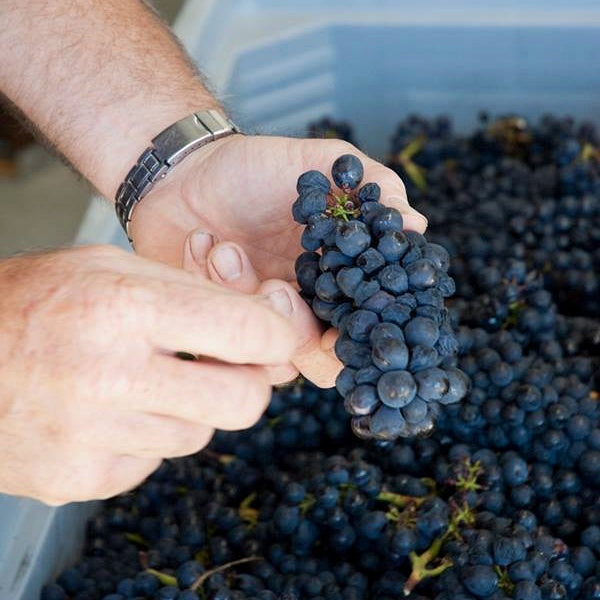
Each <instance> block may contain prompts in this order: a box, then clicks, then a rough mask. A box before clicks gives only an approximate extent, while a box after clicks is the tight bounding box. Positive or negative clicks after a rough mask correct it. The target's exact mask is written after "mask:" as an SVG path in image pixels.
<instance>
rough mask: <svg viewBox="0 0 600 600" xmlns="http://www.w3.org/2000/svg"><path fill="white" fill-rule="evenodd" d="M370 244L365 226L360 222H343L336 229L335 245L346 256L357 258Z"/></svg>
mask: <svg viewBox="0 0 600 600" xmlns="http://www.w3.org/2000/svg"><path fill="white" fill-rule="evenodd" d="M370 243H371V236H370V234H369V231H368V229H367V226H366V225H365V224H364V223H362V222H361V221H355V220H352V221H348V222H344V223H342V224H341V225H340V226H339V227H338V229H337V233H336V236H335V244H336V246H337V247H338V248H339V249H340V250H341V251H342V252H343V253H344V254H346V255H347V256H351V257H355V256H358V255H359V254H360V253H361V252H364V251H365V250H366V249H367V248H368V247H369V244H370ZM315 249H316V248H315Z"/></svg>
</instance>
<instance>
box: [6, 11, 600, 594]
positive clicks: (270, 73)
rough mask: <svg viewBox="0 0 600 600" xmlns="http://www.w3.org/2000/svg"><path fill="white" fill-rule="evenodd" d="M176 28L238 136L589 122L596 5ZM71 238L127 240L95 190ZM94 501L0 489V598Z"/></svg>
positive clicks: (598, 54)
mask: <svg viewBox="0 0 600 600" xmlns="http://www.w3.org/2000/svg"><path fill="white" fill-rule="evenodd" d="M175 30H176V32H177V34H178V35H179V36H180V38H181V39H182V40H183V42H184V44H185V45H186V47H187V49H188V51H189V52H190V53H191V55H192V56H193V58H194V59H195V60H196V61H197V62H198V64H199V66H200V68H201V70H202V71H203V72H204V73H205V74H206V75H207V76H208V78H209V80H210V81H211V83H212V86H213V88H214V89H216V90H217V92H218V94H219V96H220V97H221V98H222V99H223V100H224V102H225V103H226V104H227V106H228V108H229V109H230V111H231V113H232V115H233V118H234V119H235V120H236V122H237V123H238V124H239V125H240V126H241V127H242V128H244V129H245V130H247V131H261V132H264V133H269V134H282V135H287V134H293V135H296V134H302V132H303V131H304V128H305V126H306V124H307V122H308V121H310V120H312V119H317V118H319V117H322V116H324V115H329V116H333V117H335V118H343V119H348V120H350V121H351V122H352V124H353V125H354V128H355V133H356V137H357V139H358V140H359V142H360V144H361V145H362V146H363V147H364V148H365V149H366V150H367V151H368V152H369V153H370V154H372V155H373V156H383V155H384V153H385V151H386V148H387V145H388V142H389V137H390V135H391V133H392V130H393V128H394V126H395V125H396V123H397V122H398V121H399V120H400V119H401V118H402V117H403V116H405V115H406V114H408V113H412V112H415V113H421V114H424V115H436V114H440V113H445V114H448V115H449V116H451V117H452V118H453V121H454V123H455V125H456V127H457V128H458V129H464V130H466V129H468V128H470V127H472V126H473V125H474V124H475V116H476V115H477V112H478V111H479V110H480V109H485V110H488V111H489V112H490V113H492V114H502V113H506V112H518V113H520V114H522V115H524V116H525V117H528V118H536V117H539V116H540V115H541V114H543V113H544V112H553V113H555V114H559V115H562V114H570V115H573V116H575V117H577V118H586V119H592V120H595V121H598V120H599V119H600V69H599V68H598V65H599V64H600V35H599V34H600V5H599V4H598V2H597V1H596V0H572V1H568V0H505V1H503V2H485V1H482V0H462V1H461V0H456V1H454V2H448V1H447V0H423V1H421V2H418V3H413V2H407V1H404V0H326V1H325V0H322V1H318V0H302V1H300V0H188V1H187V2H186V3H185V5H184V7H183V9H182V11H181V13H180V15H179V17H178V19H177V22H176V24H175ZM199 108H200V107H199ZM141 150H142V148H140V151H141ZM290 200H291V198H290ZM75 243H77V244H85V243H108V244H115V245H119V246H122V247H124V248H127V247H128V245H127V240H126V238H125V236H124V234H123V233H122V232H121V230H120V227H119V225H118V224H117V221H116V218H115V217H114V215H113V210H112V208H111V207H110V206H109V205H108V203H106V202H105V201H104V200H102V199H100V198H94V200H93V202H92V204H91V206H90V209H89V211H88V212H87V214H86V216H85V219H84V221H83V223H82V226H81V228H80V231H79V234H78V236H77V238H76V240H75ZM95 507H96V505H95V504H93V503H92V504H72V505H69V506H66V507H62V508H59V509H56V508H54V509H52V508H48V507H45V506H43V505H40V504H39V503H36V502H31V501H27V500H21V499H16V498H7V497H0V600H36V598H37V596H38V594H39V590H40V587H41V585H42V584H43V582H44V581H47V580H48V579H49V578H51V577H52V576H53V575H55V574H57V573H58V572H59V571H60V570H61V569H62V568H63V567H65V566H66V565H67V564H70V563H72V562H74V561H75V560H76V557H77V553H78V552H79V551H80V548H81V542H82V536H83V530H84V524H85V520H86V518H87V517H88V516H89V515H90V514H92V513H93V511H94V509H95Z"/></svg>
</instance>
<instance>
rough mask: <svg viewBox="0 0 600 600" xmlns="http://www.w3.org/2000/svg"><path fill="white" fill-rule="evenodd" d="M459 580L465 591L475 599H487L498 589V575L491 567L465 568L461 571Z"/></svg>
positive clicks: (471, 566)
mask: <svg viewBox="0 0 600 600" xmlns="http://www.w3.org/2000/svg"><path fill="white" fill-rule="evenodd" d="M461 579H462V582H463V584H464V586H465V587H466V588H467V590H468V591H469V592H471V594H473V595H474V596H476V597H477V598H487V597H488V596H491V595H492V594H493V593H494V592H495V591H496V590H497V589H498V575H497V574H496V571H495V570H494V568H493V567H491V566H487V565H469V566H466V567H464V568H463V569H462V571H461Z"/></svg>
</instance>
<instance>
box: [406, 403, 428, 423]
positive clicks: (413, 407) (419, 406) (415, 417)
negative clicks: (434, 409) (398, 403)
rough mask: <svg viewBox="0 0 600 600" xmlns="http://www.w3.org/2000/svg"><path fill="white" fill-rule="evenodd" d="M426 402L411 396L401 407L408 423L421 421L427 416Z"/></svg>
mask: <svg viewBox="0 0 600 600" xmlns="http://www.w3.org/2000/svg"><path fill="white" fill-rule="evenodd" d="M427 411H428V404H427V402H425V401H424V400H422V399H421V398H418V397H417V398H413V399H412V400H411V402H410V403H409V404H407V405H406V406H404V407H403V408H402V409H401V412H402V416H403V417H404V419H405V420H406V422H407V423H409V424H418V423H421V422H422V421H423V420H424V419H425V417H426V416H427Z"/></svg>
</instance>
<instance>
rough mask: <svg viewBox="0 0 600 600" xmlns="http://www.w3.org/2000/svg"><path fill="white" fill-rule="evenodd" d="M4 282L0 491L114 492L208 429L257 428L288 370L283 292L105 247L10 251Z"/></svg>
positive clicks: (38, 494) (194, 445)
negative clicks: (249, 290)
mask: <svg viewBox="0 0 600 600" xmlns="http://www.w3.org/2000/svg"><path fill="white" fill-rule="evenodd" d="M0 282H1V283H0V286H1V288H2V290H3V294H2V297H1V298H0V315H1V316H0V321H1V322H0V352H1V353H2V355H1V357H0V455H1V456H2V461H0V491H2V492H6V493H9V494H15V495H23V496H29V497H33V498H37V499H39V500H42V501H44V502H46V503H48V504H62V503H65V502H70V501H75V500H89V499H95V498H106V497H109V496H113V495H115V494H117V493H119V492H122V491H125V490H127V489H130V488H132V487H134V486H135V485H136V484H138V483H139V482H140V481H141V480H143V479H144V478H145V477H146V476H147V475H149V474H150V473H151V472H152V471H153V470H154V469H155V468H156V467H157V466H158V465H159V463H160V461H161V459H162V458H166V457H175V456H181V455H187V454H191V453H194V452H196V451H198V450H199V449H200V448H202V447H203V446H204V445H206V444H207V443H208V441H209V439H210V437H211V435H212V433H213V430H214V429H215V428H220V429H239V428H243V427H248V426H250V425H252V424H253V423H254V422H255V421H256V420H257V419H258V418H259V417H260V415H261V414H262V412H263V410H264V408H265V406H266V405H267V403H268V401H269V398H270V389H271V384H273V383H276V382H278V381H282V380H286V379H289V377H290V376H293V369H292V368H291V367H290V365H289V360H290V358H291V356H292V354H293V352H294V348H295V345H296V343H297V340H296V337H295V332H294V330H293V328H292V327H291V326H290V325H289V324H288V322H287V320H286V319H285V318H284V317H283V316H281V315H280V314H278V312H276V309H277V308H278V307H279V306H280V305H281V290H277V289H272V290H271V291H272V292H274V293H273V294H271V295H270V296H252V295H246V294H240V293H237V292H235V291H230V290H227V289H224V288H223V287H222V286H218V285H215V284H213V283H211V282H209V281H206V280H205V279H203V278H201V277H198V276H195V275H193V274H190V273H186V272H185V271H183V270H181V269H174V268H172V267H169V266H165V265H161V264H157V263H153V262H151V261H148V260H146V259H143V258H140V257H137V256H133V255H130V254H128V253H125V252H122V251H120V250H116V249H112V248H110V247H90V248H79V249H71V250H64V251H59V252H53V253H49V254H38V255H31V256H24V257H16V258H12V259H7V260H5V261H2V262H0ZM283 312H286V311H285V310H284V311H283ZM177 351H186V352H190V353H193V354H196V355H201V356H202V359H201V360H199V361H183V360H180V359H179V358H177V357H176V356H175V353H176V352H177Z"/></svg>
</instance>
